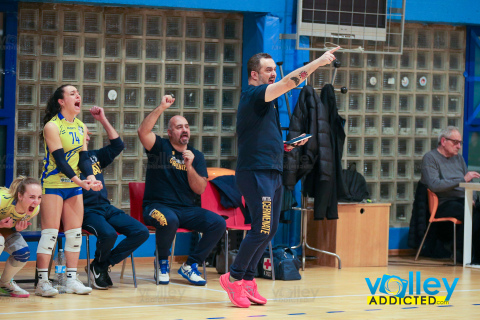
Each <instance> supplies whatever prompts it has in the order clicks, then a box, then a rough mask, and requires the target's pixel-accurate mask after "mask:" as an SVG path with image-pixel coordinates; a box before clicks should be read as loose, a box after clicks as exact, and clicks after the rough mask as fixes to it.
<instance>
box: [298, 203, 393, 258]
mask: <svg viewBox="0 0 480 320" xmlns="http://www.w3.org/2000/svg"><path fill="white" fill-rule="evenodd" d="M338 217H339V219H338V220H322V221H315V220H314V219H313V212H311V213H310V214H309V216H308V225H309V232H308V235H307V241H308V243H310V244H311V245H312V246H313V247H315V248H318V249H320V250H325V251H330V252H334V253H336V254H337V255H339V256H340V257H341V259H342V267H384V266H387V264H388V232H389V219H390V203H341V204H339V205H338ZM312 252H314V253H315V255H316V256H317V257H318V259H317V260H316V264H319V265H325V266H332V267H334V266H336V265H337V263H338V262H337V259H336V258H335V257H332V256H328V255H323V254H317V253H316V252H315V251H310V252H308V251H307V253H308V254H310V253H312Z"/></svg>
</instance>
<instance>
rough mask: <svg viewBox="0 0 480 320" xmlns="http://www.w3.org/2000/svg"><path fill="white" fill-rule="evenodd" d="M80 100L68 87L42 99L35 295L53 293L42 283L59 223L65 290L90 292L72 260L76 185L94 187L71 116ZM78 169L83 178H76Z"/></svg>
mask: <svg viewBox="0 0 480 320" xmlns="http://www.w3.org/2000/svg"><path fill="white" fill-rule="evenodd" d="M81 105H82V98H81V96H80V94H79V92H78V90H77V89H76V88H75V87H74V86H72V85H62V86H61V87H59V88H58V89H57V90H55V92H54V93H53V95H52V96H51V97H50V99H49V100H48V102H47V108H46V112H45V117H44V119H43V125H44V127H43V132H42V136H43V138H44V139H45V158H44V160H43V163H44V169H43V173H42V177H41V182H42V187H43V203H42V206H41V211H42V214H41V221H42V237H41V238H40V241H39V243H38V249H37V271H38V279H39V281H38V284H37V288H36V290H35V294H36V295H40V296H44V297H50V296H55V295H57V294H58V291H57V290H56V289H55V288H53V287H52V284H51V283H50V282H49V281H48V264H49V262H50V257H51V255H52V250H53V248H54V247H55V242H56V239H57V236H58V229H59V228H60V220H61V221H62V223H63V229H64V233H65V257H66V259H67V283H66V287H65V291H66V292H67V293H76V294H88V293H90V292H91V291H92V289H91V288H90V287H85V286H84V285H83V283H82V282H81V281H80V280H78V279H77V264H78V256H79V254H80V247H81V245H82V229H81V227H82V220H83V196H82V188H84V189H86V190H90V189H92V190H94V191H99V190H101V189H102V187H103V186H102V183H101V182H100V181H96V179H95V176H94V175H93V171H92V163H91V161H90V159H89V158H88V156H87V152H86V150H87V144H86V143H85V141H86V140H85V139H86V137H87V135H86V128H85V125H84V124H83V123H82V122H81V121H80V120H78V119H77V118H76V116H77V115H78V114H79V113H80V110H81ZM80 171H82V172H83V173H84V174H85V176H86V177H87V179H86V180H81V179H80V178H79V176H80Z"/></svg>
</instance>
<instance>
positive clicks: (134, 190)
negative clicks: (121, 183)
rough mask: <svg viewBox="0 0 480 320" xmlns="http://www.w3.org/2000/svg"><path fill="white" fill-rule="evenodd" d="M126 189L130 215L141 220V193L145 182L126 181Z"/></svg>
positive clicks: (143, 191)
mask: <svg viewBox="0 0 480 320" xmlns="http://www.w3.org/2000/svg"><path fill="white" fill-rule="evenodd" d="M128 191H129V192H130V216H131V217H132V218H134V219H135V220H138V221H140V222H141V223H143V224H145V222H144V221H143V208H142V204H143V194H144V193H145V182H130V183H128Z"/></svg>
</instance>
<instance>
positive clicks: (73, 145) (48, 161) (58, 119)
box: [41, 113, 84, 189]
mask: <svg viewBox="0 0 480 320" xmlns="http://www.w3.org/2000/svg"><path fill="white" fill-rule="evenodd" d="M49 122H53V123H54V124H55V125H56V126H57V127H58V131H59V132H60V140H61V141H62V147H63V151H64V152H65V158H66V160H67V163H68V164H69V165H70V167H72V169H73V171H74V172H75V174H76V175H77V176H80V169H79V168H78V159H79V152H80V151H82V147H83V135H84V124H83V122H82V121H80V120H78V119H77V118H75V119H74V120H73V122H69V121H67V120H66V119H65V117H64V116H62V114H61V113H58V114H57V115H56V116H54V117H53V118H52V119H51V120H50V121H49ZM51 151H52V150H48V146H47V142H46V141H45V157H44V158H43V173H42V177H41V182H42V186H43V188H44V189H45V188H75V187H78V186H77V185H76V184H75V183H74V182H72V180H70V179H69V178H68V177H67V176H66V175H65V174H63V173H62V172H60V169H59V168H58V167H57V164H56V163H55V159H54V158H53V155H52V153H51ZM53 151H54V150H53Z"/></svg>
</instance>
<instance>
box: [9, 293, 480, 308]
mask: <svg viewBox="0 0 480 320" xmlns="http://www.w3.org/2000/svg"><path fill="white" fill-rule="evenodd" d="M199 289H201V288H199ZM458 291H459V292H476V291H480V289H472V290H458ZM440 292H446V291H440ZM367 296H371V294H370V295H369V294H356V295H353V294H352V295H341V296H319V297H293V298H278V299H268V300H269V301H278V300H280V301H285V300H299V299H325V298H348V297H367ZM377 296H378V294H377ZM229 302H230V300H224V301H216V302H191V303H173V304H152V305H140V306H121V307H104V308H84V309H63V310H37V311H21V312H5V313H0V315H8V314H34V313H48V312H68V311H89V310H109V309H112V310H113V309H128V308H151V307H175V306H192V305H199V304H201V305H206V304H219V303H229Z"/></svg>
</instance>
